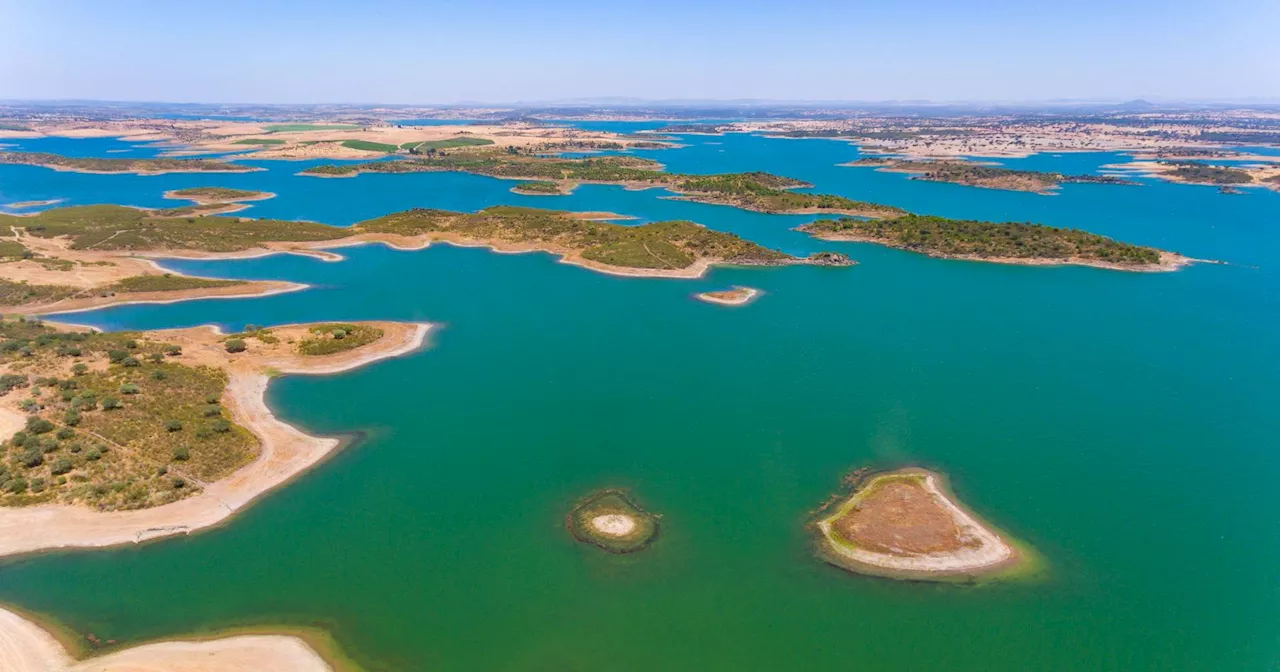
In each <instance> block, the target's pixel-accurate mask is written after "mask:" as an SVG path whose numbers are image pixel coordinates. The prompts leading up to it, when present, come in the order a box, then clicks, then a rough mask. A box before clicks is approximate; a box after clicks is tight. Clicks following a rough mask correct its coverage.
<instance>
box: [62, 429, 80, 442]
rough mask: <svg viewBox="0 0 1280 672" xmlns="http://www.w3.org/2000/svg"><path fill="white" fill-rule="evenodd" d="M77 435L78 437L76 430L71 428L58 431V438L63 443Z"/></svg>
mask: <svg viewBox="0 0 1280 672" xmlns="http://www.w3.org/2000/svg"><path fill="white" fill-rule="evenodd" d="M75 435H76V432H75V430H73V429H71V428H70V427H63V428H62V429H59V430H58V438H59V439H61V440H63V441H66V440H67V439H69V438H71V437H73V436H75Z"/></svg>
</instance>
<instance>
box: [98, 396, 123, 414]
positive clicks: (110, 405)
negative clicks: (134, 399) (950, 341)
mask: <svg viewBox="0 0 1280 672" xmlns="http://www.w3.org/2000/svg"><path fill="white" fill-rule="evenodd" d="M118 408H124V402H122V401H120V400H119V399H117V398H115V397H104V398H103V399H102V410H104V411H114V410H116V409H118Z"/></svg>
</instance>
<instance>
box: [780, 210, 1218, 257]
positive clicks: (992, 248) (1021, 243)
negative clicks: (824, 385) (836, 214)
mask: <svg viewBox="0 0 1280 672" xmlns="http://www.w3.org/2000/svg"><path fill="white" fill-rule="evenodd" d="M798 230H800V231H804V232H806V233H810V234H813V235H814V236H817V237H818V238H821V239H823V240H846V241H853V242H865V243H877V244H880V245H886V246H888V247H895V248H899V249H903V250H909V251H911V252H919V253H922V254H926V255H929V256H931V257H939V258H944V259H964V260H970V261H990V262H998V263H1004V264H1023V265H1067V264H1071V265H1078V266H1093V267H1096V268H1106V269H1113V270H1124V271H1173V270H1177V269H1178V268H1181V267H1183V266H1186V265H1187V264H1190V263H1191V262H1193V261H1194V260H1193V259H1190V258H1188V257H1184V256H1182V255H1180V254H1176V253H1174V252H1166V251H1163V250H1157V249H1155V248H1152V247H1144V246H1140V245H1130V244H1128V243H1121V242H1118V241H1115V240H1112V239H1111V238H1107V237H1106V236H1100V235H1097V234H1094V233H1089V232H1087V231H1080V230H1078V229H1065V228H1059V227H1054V226H1043V225H1040V224H1032V223H1023V222H1010V223H995V222H981V221H974V220H967V219H966V220H962V219H947V218H945V217H934V216H926V215H905V216H903V217H896V218H893V219H878V220H866V219H854V218H848V217H846V218H841V219H821V220H818V221H815V222H812V223H809V224H805V225H803V226H801V227H799V228H798Z"/></svg>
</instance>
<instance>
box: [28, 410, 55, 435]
mask: <svg viewBox="0 0 1280 672" xmlns="http://www.w3.org/2000/svg"><path fill="white" fill-rule="evenodd" d="M51 431H53V423H52V422H49V421H48V420H45V419H44V418H41V417H39V416H36V415H32V416H28V417H27V432H28V433H30V434H44V433H46V432H51Z"/></svg>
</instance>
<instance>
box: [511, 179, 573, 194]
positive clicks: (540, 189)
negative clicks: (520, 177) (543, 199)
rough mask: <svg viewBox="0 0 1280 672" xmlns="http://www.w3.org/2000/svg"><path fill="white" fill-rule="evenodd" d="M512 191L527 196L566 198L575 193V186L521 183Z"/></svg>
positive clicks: (540, 182) (555, 183)
mask: <svg viewBox="0 0 1280 672" xmlns="http://www.w3.org/2000/svg"><path fill="white" fill-rule="evenodd" d="M511 191H512V192H513V193H517V194H524V195H525V196H565V195H567V194H569V193H572V191H573V185H562V184H560V183H559V182H546V181H534V182H521V183H520V184H517V185H516V186H514V187H511Z"/></svg>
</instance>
